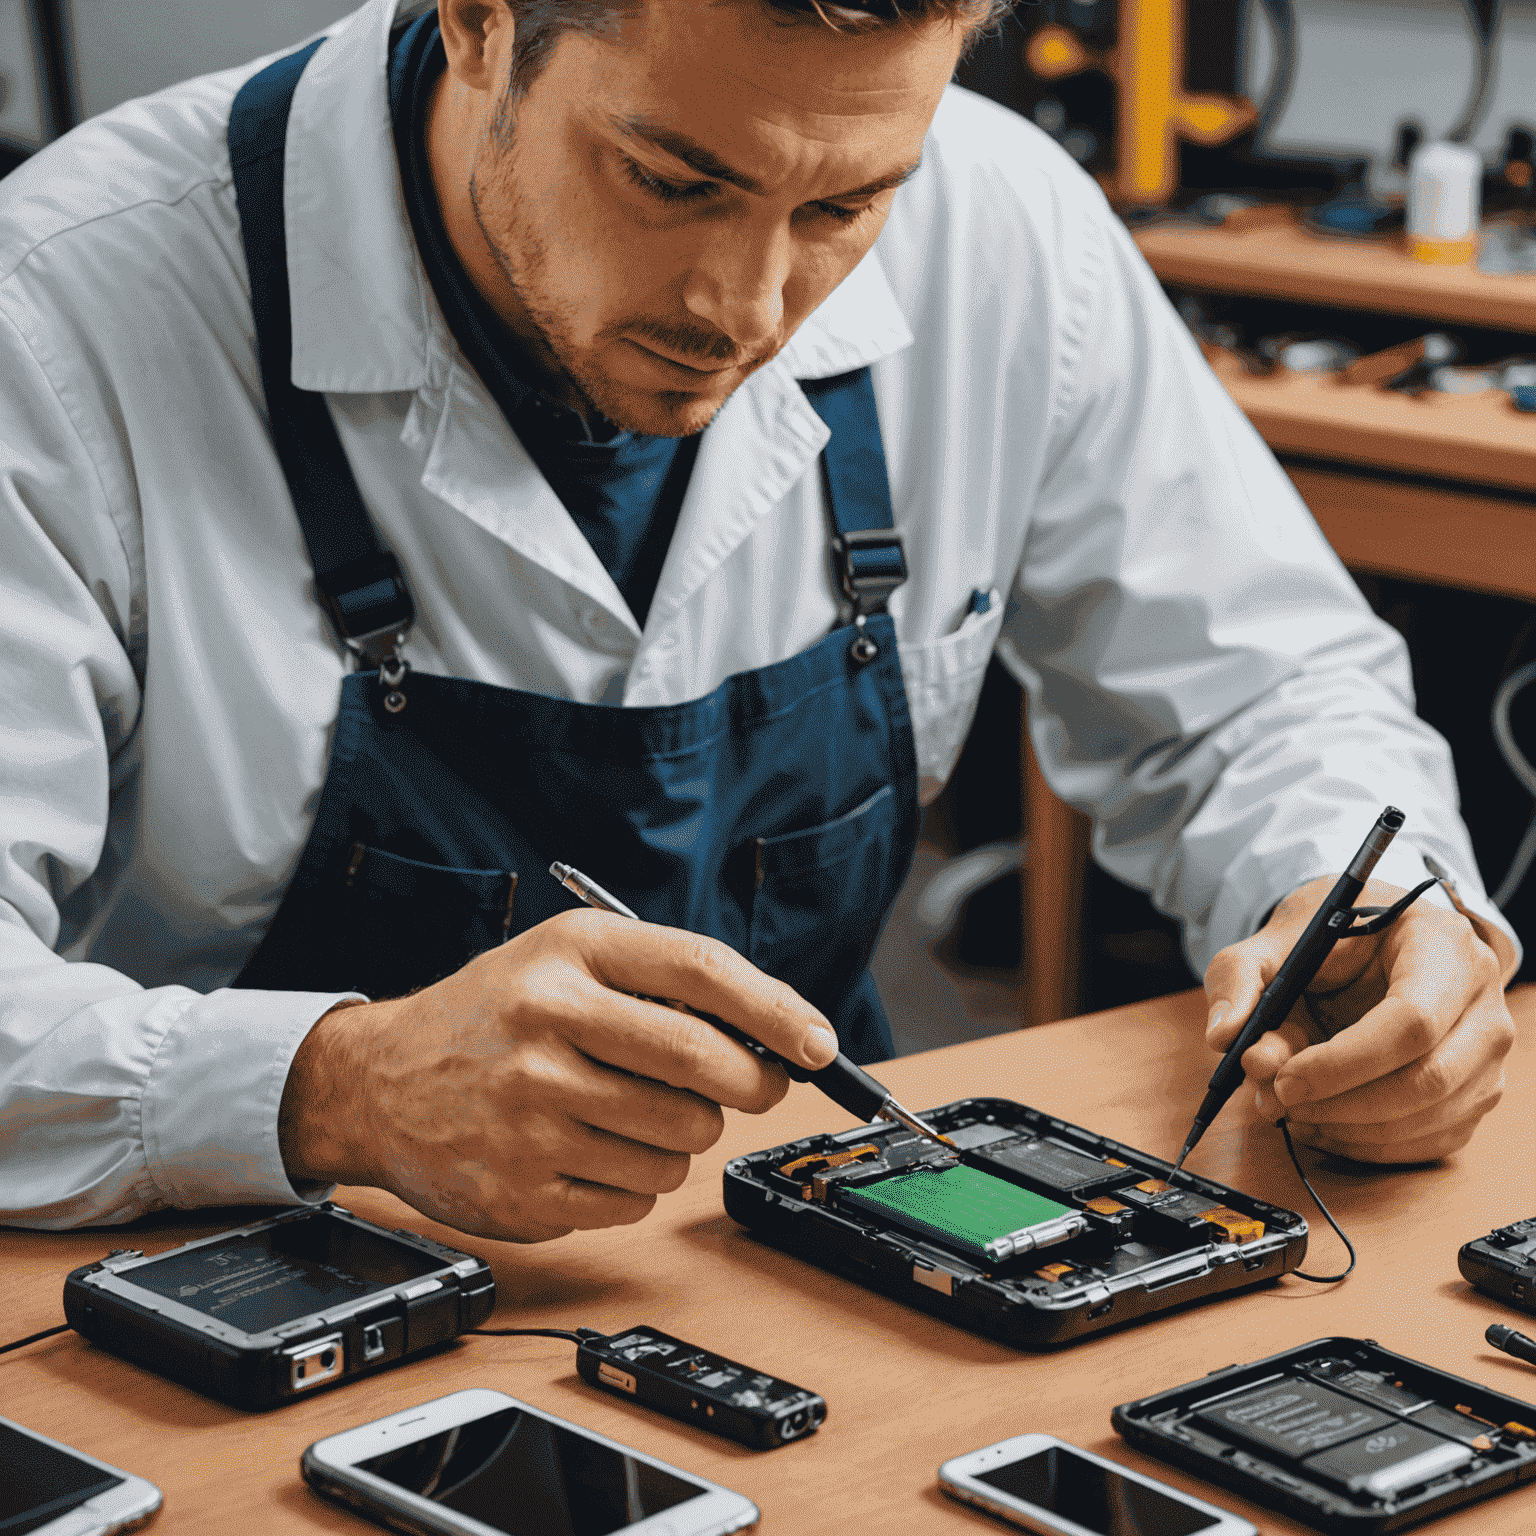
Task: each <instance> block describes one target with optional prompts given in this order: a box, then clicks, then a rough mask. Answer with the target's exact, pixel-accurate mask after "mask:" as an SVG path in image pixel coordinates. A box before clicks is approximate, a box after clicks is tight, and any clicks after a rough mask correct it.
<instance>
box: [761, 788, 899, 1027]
mask: <svg viewBox="0 0 1536 1536" xmlns="http://www.w3.org/2000/svg"><path fill="white" fill-rule="evenodd" d="M898 810H899V807H898V805H897V800H896V792H895V790H894V789H893V788H892V786H891V785H889V784H886V785H883V786H882V787H881V788H880V789H877V790H876V791H875V793H874V794H872V795H870V796H869V797H868V798H867V799H865V800H863V801H861V802H860V803H859V804H858V805H856V806H855V807H854V808H853V809H852V810H851V811H848V812H846V813H845V814H844V815H842V816H838V817H836V818H835V819H834V820H832V821H825V822H822V823H821V824H820V825H819V826H814V827H807V828H805V829H804V830H802V831H798V832H786V833H783V834H781V835H780V836H777V837H759V838H756V839H754V841H753V848H754V850H755V854H756V888H755V889H754V891H753V895H752V917H751V921H750V924H749V925H748V932H747V958H748V959H750V960H751V961H752V963H753V964H754V965H755V966H757V967H758V968H759V969H760V970H764V971H767V972H768V974H769V975H770V976H777V977H778V978H779V979H780V980H781V981H786V982H788V983H789V985H790V986H792V987H793V988H794V989H795V990H796V991H797V992H798V993H800V995H801V996H802V997H806V998H809V999H810V1000H811V1001H812V1002H813V1003H815V1004H816V1005H817V1006H818V1007H820V1008H822V1009H823V1010H824V1011H826V1010H827V1009H828V1007H829V1006H834V1005H835V999H836V998H837V997H838V996H840V995H841V994H842V992H844V991H846V990H847V988H848V987H849V986H850V985H851V984H852V983H853V982H854V981H856V980H857V979H858V978H859V977H860V976H861V975H862V974H863V971H864V967H865V966H866V965H867V964H868V963H869V957H870V954H871V953H872V952H873V950H874V947H875V940H876V939H877V938H878V937H879V935H880V925H881V923H882V921H883V920H884V917H885V909H886V905H887V901H888V899H889V898H890V897H892V896H894V895H895V891H894V889H891V887H892V886H893V885H894V886H899V885H900V881H901V878H902V876H903V874H904V873H905V869H904V868H903V869H901V870H898V869H897V868H896V867H895V866H896V862H897V861H898V860H899V858H900V853H901V850H899V849H898V848H897V847H896V831H897V820H898V817H897V812H898Z"/></svg>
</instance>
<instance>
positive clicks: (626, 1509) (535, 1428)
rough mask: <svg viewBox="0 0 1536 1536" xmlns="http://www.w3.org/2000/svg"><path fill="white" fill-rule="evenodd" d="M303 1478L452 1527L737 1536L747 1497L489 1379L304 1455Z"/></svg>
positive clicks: (367, 1510)
mask: <svg viewBox="0 0 1536 1536" xmlns="http://www.w3.org/2000/svg"><path fill="white" fill-rule="evenodd" d="M301 1467H302V1470H303V1473H304V1481H305V1482H307V1483H308V1484H309V1485H310V1487H311V1488H313V1489H314V1490H315V1491H316V1492H317V1493H320V1494H324V1495H325V1497H326V1498H329V1499H336V1500H339V1501H340V1502H341V1503H343V1504H346V1505H349V1506H350V1507H351V1508H353V1509H355V1510H357V1511H358V1512H359V1513H361V1514H364V1515H367V1516H368V1517H369V1518H370V1519H372V1520H378V1521H381V1522H382V1523H384V1524H386V1525H391V1526H394V1527H396V1528H397V1529H399V1530H405V1531H417V1532H427V1533H433V1536H435V1533H441V1536H532V1533H534V1532H539V1533H544V1532H557V1531H579V1532H580V1533H581V1536H612V1533H614V1532H618V1531H623V1532H625V1533H627V1536H727V1533H728V1532H731V1531H741V1530H745V1529H746V1528H747V1527H748V1526H750V1525H755V1524H756V1523H757V1520H758V1509H757V1506H756V1505H755V1504H754V1503H753V1502H752V1501H751V1500H750V1499H749V1498H746V1497H745V1496H744V1495H742V1494H739V1493H733V1492H732V1491H731V1490H730V1489H729V1488H722V1487H721V1486H720V1485H719V1484H718V1483H711V1482H707V1481H706V1480H705V1479H704V1478H701V1477H695V1476H694V1475H693V1473H691V1472H683V1471H680V1470H679V1469H678V1468H677V1467H673V1466H669V1465H668V1464H667V1463H666V1462H664V1461H658V1460H656V1458H655V1457H654V1456H647V1455H645V1454H643V1453H642V1452H640V1451H632V1450H630V1449H629V1447H628V1446H623V1445H620V1444H619V1443H618V1441H617V1440H610V1439H608V1437H607V1436H606V1435H599V1434H596V1433H595V1432H594V1431H592V1430H590V1429H583V1428H582V1427H581V1426H580V1425H579V1424H572V1423H569V1422H568V1421H567V1420H565V1419H557V1418H556V1417H555V1416H554V1415H553V1414H549V1413H544V1412H542V1411H541V1410H539V1409H537V1408H532V1407H530V1406H529V1405H528V1404H527V1403H520V1402H518V1400H517V1399H516V1398H515V1397H508V1396H507V1395H506V1394H505V1393H504V1392H492V1391H490V1390H488V1389H486V1388H484V1387H474V1388H470V1389H469V1390H467V1391H464V1392H454V1393H452V1394H451V1395H450V1396H448V1397H440V1398H437V1399H436V1400H435V1401H433V1402H430V1403H421V1404H419V1405H418V1406H417V1407H414V1408H407V1409H406V1410H405V1411H404V1412H403V1413H393V1414H391V1415H390V1416H389V1417H388V1418H385V1419H376V1420H374V1422H373V1423H371V1424H362V1425H359V1426H358V1428H356V1429H348V1430H344V1431H342V1433H341V1434H339V1435H330V1436H328V1437H327V1438H326V1439H324V1440H319V1441H317V1442H316V1443H315V1444H314V1445H312V1446H310V1447H309V1449H308V1450H307V1451H305V1452H304V1457H303V1461H302V1462H301Z"/></svg>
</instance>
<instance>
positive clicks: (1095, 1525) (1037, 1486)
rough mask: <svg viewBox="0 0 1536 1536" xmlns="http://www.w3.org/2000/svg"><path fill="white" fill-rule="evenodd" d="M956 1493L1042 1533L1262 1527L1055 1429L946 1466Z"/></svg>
mask: <svg viewBox="0 0 1536 1536" xmlns="http://www.w3.org/2000/svg"><path fill="white" fill-rule="evenodd" d="M939 1487H940V1488H942V1489H943V1490H944V1492H945V1493H947V1494H949V1495H950V1496H951V1497H952V1498H956V1499H961V1500H963V1501H964V1502H965V1503H967V1504H974V1505H976V1506H978V1507H979V1508H981V1509H984V1510H986V1511H988V1513H990V1514H994V1515H1000V1516H1001V1517H1002V1518H1003V1519H1004V1520H1007V1521H1010V1522H1011V1523H1012V1524H1014V1525H1017V1526H1021V1527H1022V1528H1023V1529H1024V1530H1026V1531H1036V1532H1038V1533H1039V1536H1150V1533H1153V1532H1155V1533H1156V1536H1259V1533H1258V1527H1257V1526H1254V1525H1250V1524H1249V1523H1248V1521H1246V1520H1242V1519H1239V1518H1238V1516H1236V1515H1230V1514H1228V1513H1227V1512H1226V1510H1224V1509H1217V1507H1216V1506H1215V1505H1214V1504H1207V1503H1206V1502H1205V1501H1204V1500H1203V1499H1196V1498H1193V1497H1191V1496H1190V1495H1189V1494H1187V1493H1181V1492H1180V1491H1179V1490H1178V1489H1177V1488H1170V1487H1169V1486H1168V1485H1167V1484H1166V1483H1160V1482H1158V1481H1157V1479H1156V1478H1152V1477H1147V1476H1145V1475H1144V1474H1143V1473H1141V1472H1132V1471H1131V1470H1130V1468H1128V1467H1121V1466H1117V1465H1116V1464H1115V1463H1114V1462H1112V1461H1106V1460H1105V1459H1104V1457H1102V1456H1095V1455H1094V1454H1093V1452H1092V1451H1083V1450H1079V1449H1078V1448H1077V1447H1076V1446H1075V1445H1068V1444H1067V1443H1066V1442H1065V1441H1064V1440H1058V1439H1057V1438H1056V1437H1055V1436H1054V1435H1015V1436H1014V1437H1013V1438H1012V1439H1011V1440H999V1441H998V1442H997V1444H996V1445H989V1446H986V1447H985V1448H984V1449H982V1450H979V1451H972V1452H971V1453H970V1454H969V1455H967V1456H956V1457H955V1458H954V1460H953V1461H946V1462H945V1463H944V1465H943V1466H942V1467H940V1468H939Z"/></svg>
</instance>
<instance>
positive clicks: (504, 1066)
mask: <svg viewBox="0 0 1536 1536" xmlns="http://www.w3.org/2000/svg"><path fill="white" fill-rule="evenodd" d="M636 993H641V994H644V997H638V996H635V995H633V994H636ZM647 997H663V998H670V999H675V1000H676V1001H677V1002H680V1003H685V1004H687V1005H688V1006H689V1007H691V1008H695V1009H697V1010H699V1012H701V1013H712V1014H716V1015H718V1016H719V1017H720V1018H722V1019H724V1020H726V1021H727V1022H728V1023H731V1024H734V1025H736V1026H737V1027H738V1028H739V1029H742V1030H743V1031H745V1032H746V1033H747V1034H749V1035H751V1036H752V1037H753V1038H754V1039H756V1040H760V1041H761V1042H762V1043H763V1044H764V1045H766V1046H768V1047H770V1048H771V1049H772V1050H774V1051H777V1052H778V1053H779V1054H780V1055H781V1056H783V1057H784V1058H785V1059H786V1060H792V1061H796V1062H799V1063H801V1064H803V1065H804V1066H806V1067H810V1068H813V1069H814V1068H817V1067H824V1066H826V1065H827V1064H828V1063H829V1062H830V1061H831V1060H832V1058H833V1056H834V1055H835V1054H836V1052H837V1040H836V1036H835V1035H834V1034H833V1033H832V1030H831V1028H830V1027H829V1025H828V1024H827V1021H826V1019H825V1018H824V1017H823V1016H822V1014H821V1013H819V1012H818V1011H817V1010H816V1009H815V1008H813V1007H812V1006H811V1005H810V1004H809V1003H808V1002H806V1001H805V1000H804V999H803V998H801V997H800V996H799V995H798V994H797V993H796V992H795V991H794V990H793V989H792V988H790V987H788V986H786V985H785V984H784V983H783V982H781V981H776V980H775V979H774V978H773V977H771V976H768V975H766V974H765V973H764V972H762V971H760V970H758V969H757V968H756V967H755V966H753V965H752V964H751V963H750V962H748V961H746V960H744V959H742V957H741V956H740V955H738V954H737V953H736V952H735V951H734V950H732V949H730V948H729V947H728V946H727V945H725V944H722V943H719V942H718V941H717V940H715V939H709V938H704V937H701V936H699V935H697V934H691V933H686V932H683V931H682V930H680V929H676V928H663V927H658V926H656V925H655V924H652V923H644V922H635V921H633V920H631V919H629V918H621V917H614V916H612V915H610V914H608V913H603V912H590V911H580V912H565V913H562V914H561V915H559V916H558V917H553V918H550V919H549V920H548V921H547V922H544V923H540V924H539V925H538V926H537V927H535V928H531V929H529V930H528V931H527V932H526V933H523V934H520V935H518V937H517V938H515V939H512V940H511V941H509V942H508V943H506V944H503V945H501V946H499V947H498V948H496V949H493V950H488V951H487V952H486V953H485V954H483V955H480V956H479V957H478V958H476V959H475V960H472V961H471V962H470V963H469V964H468V965H466V966H465V967H464V968H463V969H462V970H460V971H457V972H455V973H454V974H453V975H452V976H449V977H447V978H445V979H444V980H442V981H440V982H438V983H436V985H434V986H430V987H427V988H425V989H423V990H422V991H420V992H416V993H413V994H411V995H410V996H409V997H403V998H397V999H395V1000H393V1001H390V1002H378V1003H359V1004H352V1005H343V1006H342V1007H339V1008H334V1009H332V1010H331V1012H329V1013H328V1014H326V1015H325V1016H324V1017H323V1018H322V1019H320V1021H319V1022H318V1023H317V1024H316V1025H315V1027H314V1028H313V1029H312V1030H311V1031H310V1033H309V1035H308V1037H307V1038H306V1039H305V1041H304V1043H303V1044H302V1045H301V1046H300V1047H299V1050H298V1052H297V1054H296V1055H295V1056H294V1060H293V1065H292V1067H291V1068H290V1070H289V1074H288V1080H287V1084H286V1086H285V1087H284V1090H283V1100H282V1108H281V1112H280V1116H279V1137H280V1140H281V1144H282V1152H283V1161H284V1163H285V1165H286V1166H287V1169H288V1172H289V1175H290V1177H292V1178H294V1179H313V1180H318V1181H322V1182H326V1183H331V1182H336V1183H343V1184H371V1185H377V1186H378V1187H380V1188H383V1189H387V1190H389V1191H390V1192H391V1193H393V1194H396V1195H398V1196H399V1197H400V1198H401V1199H402V1200H405V1201H407V1202H408V1203H409V1204H411V1205H413V1206H415V1207H416V1209H417V1210H419V1211H421V1212H422V1213H423V1214H424V1215H426V1216H429V1217H431V1218H432V1219H433V1220H435V1221H441V1222H445V1223H446V1224H447V1225H449V1226H451V1227H457V1228H458V1229H459V1230H460V1231H463V1232H470V1233H474V1234H476V1235H478V1236H482V1237H494V1238H504V1239H508V1240H510V1241H513V1242H526V1243H533V1242H542V1241H543V1240H544V1239H546V1238H551V1237H561V1236H563V1235H564V1234H565V1233H567V1232H570V1231H572V1230H574V1229H575V1228H578V1227H607V1226H615V1225H618V1224H621V1223H624V1222H632V1221H639V1220H640V1219H641V1217H643V1216H644V1215H645V1214H646V1213H647V1212H648V1211H649V1210H650V1209H651V1207H652V1206H653V1205H655V1203H656V1197H657V1195H658V1194H665V1193H667V1192H669V1191H671V1190H674V1189H676V1188H677V1187H678V1186H679V1185H680V1184H681V1183H682V1182H683V1180H684V1178H686V1177H687V1174H688V1159H689V1156H690V1154H692V1153H696V1152H703V1151H704V1150H705V1149H706V1148H708V1147H710V1146H712V1145H713V1144H714V1142H715V1141H716V1140H717V1139H718V1137H719V1136H720V1133H721V1131H722V1130H723V1129H724V1126H725V1120H724V1116H723V1115H722V1114H721V1110H720V1106H721V1105H726V1106H728V1107H729V1108H732V1109H740V1110H745V1111H747V1113H749V1114H761V1113H762V1112H763V1111H764V1110H767V1109H771V1108H772V1107H773V1105H775V1104H777V1103H778V1101H779V1100H780V1099H781V1098H783V1096H784V1093H785V1090H786V1089H787V1088H788V1086H789V1079H788V1078H787V1076H786V1075H785V1072H784V1069H783V1068H782V1067H780V1066H778V1065H777V1064H776V1063H770V1062H765V1061H763V1060H762V1059H761V1058H760V1057H758V1056H757V1055H755V1054H754V1053H753V1052H751V1051H749V1050H747V1049H746V1048H745V1047H744V1046H742V1045H739V1044H738V1043H737V1042H736V1041H734V1040H732V1039H730V1038H729V1036H727V1035H725V1034H722V1033H721V1032H720V1030H718V1029H716V1028H714V1027H713V1026H712V1025H710V1024H709V1023H707V1022H706V1021H705V1020H703V1019H700V1018H695V1017H694V1016H692V1015H691V1014H688V1013H684V1012H682V1011H680V1010H678V1009H675V1008H668V1007H666V1006H664V1005H662V1004H660V1003H653V1002H648V1001H646V1000H645V998H647Z"/></svg>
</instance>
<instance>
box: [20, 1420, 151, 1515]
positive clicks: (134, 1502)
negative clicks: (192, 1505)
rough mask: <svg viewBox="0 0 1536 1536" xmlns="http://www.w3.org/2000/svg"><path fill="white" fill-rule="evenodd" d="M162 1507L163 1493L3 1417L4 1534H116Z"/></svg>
mask: <svg viewBox="0 0 1536 1536" xmlns="http://www.w3.org/2000/svg"><path fill="white" fill-rule="evenodd" d="M159 1508H160V1490H159V1489H158V1488H156V1487H155V1485H154V1484H153V1483H147V1482H145V1481H144V1479H143V1478H142V1477H134V1476H133V1475H132V1474H131V1473H129V1472H119V1471H118V1469H117V1468H116V1467H111V1466H108V1465H107V1463H106V1462H104V1461H97V1460H96V1458H95V1457H94V1456H87V1455H86V1454H85V1453H84V1452H83V1451H77V1450H75V1449H74V1448H73V1447H72V1446H68V1445H63V1444H61V1443H60V1442H59V1441H57V1440H50V1439H49V1438H48V1437H47V1435H40V1434H38V1433H37V1432H36V1431H35V1430H31V1429H24V1428H23V1427H22V1426H21V1425H20V1424H13V1423H12V1422H11V1420H9V1419H0V1531H15V1532H17V1533H18V1536H19V1533H20V1532H23V1531H25V1532H27V1533H28V1536H112V1533H113V1532H116V1531H135V1530H137V1529H138V1528H139V1527H140V1526H141V1525H145V1524H147V1523H148V1521H149V1518H150V1516H151V1515H153V1514H154V1512H155V1511H156V1510H157V1509H159Z"/></svg>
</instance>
